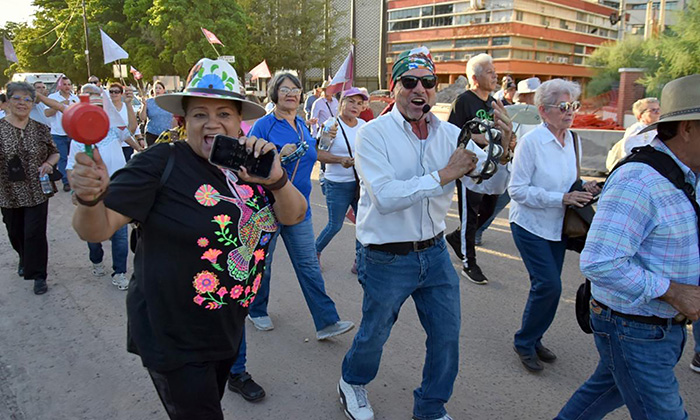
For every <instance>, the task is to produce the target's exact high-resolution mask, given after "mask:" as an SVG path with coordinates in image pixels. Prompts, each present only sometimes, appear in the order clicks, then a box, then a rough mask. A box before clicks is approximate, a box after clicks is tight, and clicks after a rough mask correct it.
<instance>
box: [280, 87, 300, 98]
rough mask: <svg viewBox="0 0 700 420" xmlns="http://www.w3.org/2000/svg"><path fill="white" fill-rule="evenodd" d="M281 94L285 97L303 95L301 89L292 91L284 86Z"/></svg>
mask: <svg viewBox="0 0 700 420" xmlns="http://www.w3.org/2000/svg"><path fill="white" fill-rule="evenodd" d="M280 93H281V94H282V95H284V96H298V95H301V89H299V88H294V89H290V88H288V87H287V86H282V87H281V88H280Z"/></svg>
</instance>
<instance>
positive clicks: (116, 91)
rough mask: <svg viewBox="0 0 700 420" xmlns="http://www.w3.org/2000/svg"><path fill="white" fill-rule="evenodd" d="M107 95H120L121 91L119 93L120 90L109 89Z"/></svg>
mask: <svg viewBox="0 0 700 420" xmlns="http://www.w3.org/2000/svg"><path fill="white" fill-rule="evenodd" d="M109 93H113V94H115V95H116V94H118V93H122V91H121V90H116V89H110V90H109Z"/></svg>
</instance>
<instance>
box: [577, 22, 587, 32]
mask: <svg viewBox="0 0 700 420" xmlns="http://www.w3.org/2000/svg"><path fill="white" fill-rule="evenodd" d="M576 32H584V33H587V32H588V25H584V24H583V23H577V24H576Z"/></svg>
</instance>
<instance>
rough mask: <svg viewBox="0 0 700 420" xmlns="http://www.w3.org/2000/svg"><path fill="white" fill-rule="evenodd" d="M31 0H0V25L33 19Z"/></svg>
mask: <svg viewBox="0 0 700 420" xmlns="http://www.w3.org/2000/svg"><path fill="white" fill-rule="evenodd" d="M35 9H36V8H35V7H34V6H32V0H0V10H2V13H0V27H4V26H5V24H6V23H7V22H27V21H30V20H32V19H33V16H32V15H33V14H34V11H35Z"/></svg>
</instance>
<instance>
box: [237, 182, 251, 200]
mask: <svg viewBox="0 0 700 420" xmlns="http://www.w3.org/2000/svg"><path fill="white" fill-rule="evenodd" d="M236 187H237V188H236V190H237V191H238V194H240V195H241V198H242V199H244V200H247V199H249V198H250V197H252V196H253V189H252V188H251V187H250V186H248V185H236Z"/></svg>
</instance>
